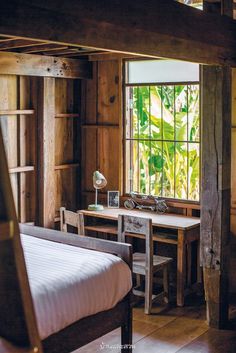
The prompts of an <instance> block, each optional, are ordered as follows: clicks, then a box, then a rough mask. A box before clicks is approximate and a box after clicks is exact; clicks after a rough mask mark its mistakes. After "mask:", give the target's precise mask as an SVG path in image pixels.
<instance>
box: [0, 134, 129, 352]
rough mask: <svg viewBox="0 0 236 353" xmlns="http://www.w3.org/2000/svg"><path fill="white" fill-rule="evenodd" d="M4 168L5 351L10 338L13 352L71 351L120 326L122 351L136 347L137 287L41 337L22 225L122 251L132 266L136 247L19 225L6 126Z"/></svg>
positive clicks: (38, 233) (0, 204)
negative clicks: (134, 294)
mask: <svg viewBox="0 0 236 353" xmlns="http://www.w3.org/2000/svg"><path fill="white" fill-rule="evenodd" d="M0 170H1V173H0V352H1V353H2V352H4V353H5V352H8V350H6V351H5V350H4V349H5V347H6V345H8V343H5V340H7V341H8V342H10V343H12V344H14V345H15V346H16V348H14V350H13V351H12V352H16V353H17V352H19V353H20V352H22V353H26V352H27V353H43V352H44V353H69V352H71V351H73V350H75V349H77V348H79V347H81V346H83V345H85V344H87V343H89V342H91V341H93V340H95V339H97V338H99V337H101V336H102V335H104V334H106V333H108V332H109V331H111V330H114V329H116V328H118V327H121V345H122V349H121V351H122V353H130V352H132V347H131V344H132V309H131V306H130V296H131V291H130V292H129V293H128V295H127V296H126V297H125V298H124V299H123V300H122V301H121V302H119V303H118V304H117V305H116V306H115V307H114V308H112V309H110V310H107V311H103V312H100V313H98V314H95V315H92V316H89V317H86V318H83V319H81V320H79V321H77V322H75V323H74V324H72V325H70V326H68V327H66V328H65V329H63V330H61V331H59V332H58V333H55V334H52V335H51V336H49V337H47V338H46V339H45V340H43V341H41V340H40V337H39V333H38V328H37V322H36V317H35V312H34V306H33V301H32V297H31V292H30V287H29V281H28V276H27V271H26V266H25V260H24V254H23V250H22V246H21V241H20V230H21V232H23V233H24V234H28V235H30V236H34V237H38V238H42V239H48V240H50V241H54V242H60V243H66V244H69V245H72V246H77V247H83V248H87V249H93V250H97V251H103V252H106V253H112V254H114V255H118V256H120V257H121V258H122V259H123V260H124V261H125V262H126V263H127V264H128V265H129V267H130V269H131V270H132V247H131V245H129V244H120V243H116V242H110V241H106V240H101V239H94V238H87V237H84V236H78V235H75V234H69V233H63V232H59V231H55V230H50V229H45V228H39V227H33V226H29V225H21V226H20V229H19V225H18V222H17V217H16V212H15V207H14V201H13V195H12V190H11V185H10V179H9V174H8V168H7V161H6V155H5V152H4V145H3V140H2V134H1V129H0ZM2 338H3V339H4V340H2ZM2 342H4V343H3V346H5V347H3V348H2V347H1V343H2ZM17 347H19V348H17ZM6 349H7V348H6ZM9 352H11V350H9Z"/></svg>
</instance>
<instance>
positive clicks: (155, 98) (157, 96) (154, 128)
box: [150, 86, 163, 140]
mask: <svg viewBox="0 0 236 353" xmlns="http://www.w3.org/2000/svg"><path fill="white" fill-rule="evenodd" d="M150 99H151V102H150V103H151V109H150V133H151V138H153V139H158V140H160V139H162V110H163V109H162V87H161V86H151V87H150Z"/></svg>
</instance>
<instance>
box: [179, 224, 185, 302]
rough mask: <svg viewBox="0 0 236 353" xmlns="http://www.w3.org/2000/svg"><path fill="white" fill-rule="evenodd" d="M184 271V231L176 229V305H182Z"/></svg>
mask: <svg viewBox="0 0 236 353" xmlns="http://www.w3.org/2000/svg"><path fill="white" fill-rule="evenodd" d="M185 271H186V247H185V232H184V231H183V230H180V229H179V230H178V250H177V305H178V306H184V284H185Z"/></svg>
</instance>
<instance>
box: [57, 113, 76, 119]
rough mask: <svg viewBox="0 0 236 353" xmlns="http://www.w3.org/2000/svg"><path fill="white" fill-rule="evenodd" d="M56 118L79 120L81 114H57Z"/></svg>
mask: <svg viewBox="0 0 236 353" xmlns="http://www.w3.org/2000/svg"><path fill="white" fill-rule="evenodd" d="M55 118H79V114H77V113H61V114H56V115H55Z"/></svg>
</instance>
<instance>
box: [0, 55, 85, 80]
mask: <svg viewBox="0 0 236 353" xmlns="http://www.w3.org/2000/svg"><path fill="white" fill-rule="evenodd" d="M1 74H11V75H26V76H45V77H46V76H47V77H62V78H91V77H92V66H91V63H89V62H87V61H83V60H75V59H68V58H56V57H50V56H42V55H31V54H20V53H9V52H0V75H1Z"/></svg>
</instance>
